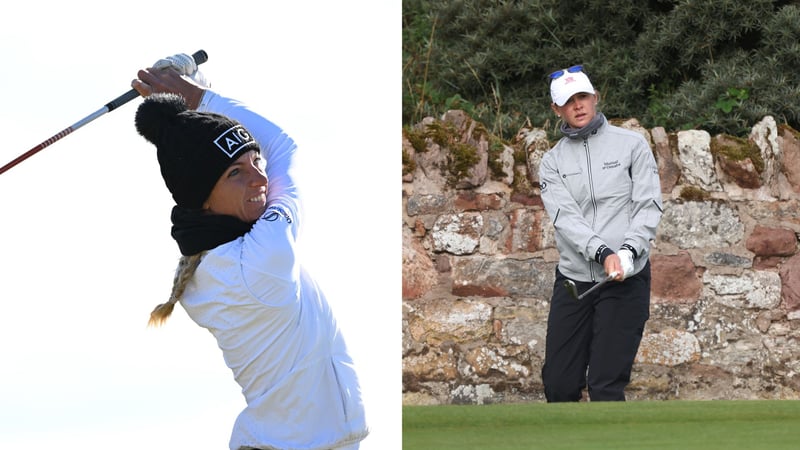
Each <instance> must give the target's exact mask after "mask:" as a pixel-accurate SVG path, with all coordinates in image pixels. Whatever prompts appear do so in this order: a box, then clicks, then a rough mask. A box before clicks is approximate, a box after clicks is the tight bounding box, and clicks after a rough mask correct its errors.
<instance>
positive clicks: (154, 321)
mask: <svg viewBox="0 0 800 450" xmlns="http://www.w3.org/2000/svg"><path fill="white" fill-rule="evenodd" d="M205 254H206V252H200V253H197V254H194V255H191V256H181V259H180V261H178V268H177V269H175V279H174V281H173V282H172V293H171V294H170V296H169V300H168V301H167V302H166V303H162V304H160V305H158V306H156V308H155V309H154V310H153V312H151V313H150V320H149V321H148V322H147V324H148V326H156V327H157V326H161V325H163V324H164V322H166V321H167V318H168V317H169V316H170V314H172V310H173V309H175V303H176V302H177V301H178V299H180V298H181V295H183V291H184V290H185V289H186V285H187V284H188V283H189V280H191V279H192V276H194V272H195V270H197V266H199V265H200V260H201V259H202V258H203V256H204V255H205Z"/></svg>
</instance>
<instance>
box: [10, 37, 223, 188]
mask: <svg viewBox="0 0 800 450" xmlns="http://www.w3.org/2000/svg"><path fill="white" fill-rule="evenodd" d="M192 58H194V62H195V64H198V65H199V64H203V63H204V62H206V61H208V54H206V52H205V51H204V50H198V51H196V52H195V53H194V54H192ZM138 96H139V93H138V92H137V91H136V89H131V90H130V91H128V92H126V93H124V94H122V95H120V96H119V97H117V98H115V99H114V100H111V101H110V102H108V103H106V104H105V105H104V106H103V107H102V108H100V109H98V110H97V111H95V112H93V113H92V114H89V115H88V116H86V117H84V118H83V119H81V120H79V121H77V122H75V123H74V124H72V125H70V126H68V127H67V128H64V129H63V130H61V131H59V132H58V133H56V134H55V135H53V136H51V137H50V138H49V139H47V140H46V141H44V142H42V143H41V144H39V145H37V146H36V147H33V148H32V149H30V150H28V151H27V152H25V153H23V154H21V155H19V156H18V157H16V158H15V159H14V160H12V161H11V162H9V163H8V164H6V165H5V166H3V167H0V175H2V174H3V173H5V172H6V171H7V170H9V169H11V168H12V167H14V166H16V165H17V164H19V163H21V162H22V161H25V160H26V159H28V158H30V157H31V156H33V155H35V154H36V153H39V152H40V151H41V150H43V149H44V148H45V147H48V146H50V145H52V144H53V143H54V142H56V141H58V140H60V139H61V138H63V137H64V136H67V135H69V134H70V133H72V132H73V131H75V130H77V129H78V128H80V127H82V126H84V125H86V124H87V123H89V122H91V121H93V120H94V119H97V118H98V117H100V116H102V115H103V114H105V113H107V112H111V111H113V110H115V109H117V108H119V107H120V106H122V105H124V104H125V103H128V102H129V101H131V100H133V99H135V98H136V97H138Z"/></svg>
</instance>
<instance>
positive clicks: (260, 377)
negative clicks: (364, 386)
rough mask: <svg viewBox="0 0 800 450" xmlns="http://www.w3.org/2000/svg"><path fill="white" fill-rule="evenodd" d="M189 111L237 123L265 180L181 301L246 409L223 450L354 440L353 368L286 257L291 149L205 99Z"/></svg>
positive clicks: (294, 226) (292, 223)
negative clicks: (211, 342)
mask: <svg viewBox="0 0 800 450" xmlns="http://www.w3.org/2000/svg"><path fill="white" fill-rule="evenodd" d="M199 109H200V110H203V111H209V112H215V113H219V114H223V115H225V116H228V117H230V118H232V119H235V120H237V121H239V122H240V123H242V125H244V126H245V128H247V130H248V131H249V132H250V133H251V134H252V135H253V136H254V137H255V139H256V140H257V141H258V143H259V145H260V146H261V149H262V154H263V156H264V158H265V159H266V169H267V176H268V179H269V187H268V194H267V204H268V209H267V211H266V212H265V213H264V215H262V217H261V218H260V219H259V220H258V221H257V222H256V223H255V225H254V226H253V228H252V230H251V231H249V232H248V233H246V234H245V235H244V236H242V237H240V238H238V239H236V240H234V241H231V242H228V243H225V244H222V245H220V246H218V247H217V248H214V249H212V250H210V251H209V252H208V253H207V254H206V256H205V257H204V258H203V260H202V262H201V263H200V265H199V266H198V268H197V271H196V272H195V275H194V277H193V279H192V281H191V282H190V283H189V284H188V285H187V288H186V291H185V292H184V294H183V297H182V299H181V304H182V306H183V308H184V309H185V310H186V312H187V313H188V314H189V316H190V317H191V318H192V320H194V321H195V322H196V323H197V324H198V325H200V326H201V327H204V328H206V329H208V330H209V331H210V332H211V333H212V334H213V335H214V337H215V338H216V340H217V343H218V345H219V347H220V349H221V350H222V354H223V357H224V359H225V363H226V364H227V366H228V367H229V368H230V369H231V371H232V372H233V376H234V378H235V380H236V382H237V383H238V384H239V385H240V386H241V388H242V393H243V394H244V397H245V399H246V401H247V407H246V408H245V409H244V411H242V412H241V414H240V415H239V417H238V418H237V420H236V423H235V425H234V428H233V433H232V436H231V440H230V448H231V449H232V450H236V449H239V448H240V447H256V448H279V449H323V448H330V447H334V446H341V445H344V444H347V443H352V442H357V441H360V440H361V439H363V438H364V437H365V436H366V434H367V433H368V429H367V425H366V421H365V416H364V406H363V403H362V398H361V389H360V386H359V381H358V378H357V375H356V371H355V369H354V365H353V361H352V359H351V357H350V354H349V352H348V349H347V346H346V345H345V341H344V339H343V337H342V334H341V332H340V330H339V327H338V325H337V322H336V319H335V318H334V316H333V314H332V312H331V309H330V307H329V305H328V302H327V300H326V299H325V295H324V294H323V292H322V291H321V290H320V288H319V287H318V286H317V284H316V283H315V282H314V280H313V279H312V278H311V277H310V276H309V274H308V273H306V271H305V270H304V269H303V268H302V267H301V265H300V264H299V262H298V261H297V260H296V259H295V250H296V249H295V246H296V239H297V236H298V231H299V229H300V222H301V220H302V218H301V217H300V202H299V198H298V194H297V188H296V186H295V183H294V180H293V177H292V166H293V160H294V155H295V151H296V146H295V144H294V141H293V140H292V139H291V138H289V137H288V136H287V135H286V134H285V133H283V131H282V130H281V129H280V128H278V127H277V126H276V125H275V124H273V123H271V122H270V121H268V120H266V119H265V118H263V117H261V116H259V115H257V114H255V113H253V112H252V111H250V110H249V109H248V108H247V107H246V106H244V105H243V104H241V103H239V102H237V101H235V100H231V99H228V98H224V97H221V96H219V95H218V94H215V93H213V92H211V91H207V93H206V95H205V96H204V98H203V101H202V102H201V106H200V108H199Z"/></svg>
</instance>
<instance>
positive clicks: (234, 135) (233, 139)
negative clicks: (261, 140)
mask: <svg viewBox="0 0 800 450" xmlns="http://www.w3.org/2000/svg"><path fill="white" fill-rule="evenodd" d="M254 143H255V141H254V140H253V137H252V136H251V135H250V133H248V132H247V130H245V129H244V127H243V126H241V125H236V126H235V127H233V128H231V129H229V130H226V131H225V132H224V133H222V134H221V135H220V136H219V137H218V138H216V139H214V144H216V145H217V147H219V149H220V150H222V151H223V152H225V154H226V155H228V157H231V156H233V155H235V154H236V153H237V152H238V151H239V150H240V149H241V148H242V147H245V146H248V145H250V144H254Z"/></svg>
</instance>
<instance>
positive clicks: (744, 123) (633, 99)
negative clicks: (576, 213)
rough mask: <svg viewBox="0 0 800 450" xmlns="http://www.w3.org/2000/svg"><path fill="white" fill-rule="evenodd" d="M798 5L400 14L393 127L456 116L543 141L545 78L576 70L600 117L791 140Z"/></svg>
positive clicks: (442, 7)
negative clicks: (777, 130) (524, 131)
mask: <svg viewBox="0 0 800 450" xmlns="http://www.w3.org/2000/svg"><path fill="white" fill-rule="evenodd" d="M798 3H800V2H797V1H769V0H750V1H748V2H742V1H738V0H681V1H667V0H650V1H646V2H641V1H638V2H637V1H632V0H575V1H570V2H563V1H557V0H530V1H512V0H505V1H488V0H455V1H432V0H430V1H424V0H404V2H403V122H404V124H408V123H414V122H417V121H419V120H421V119H422V118H423V117H425V116H439V115H441V114H442V113H443V112H444V111H445V110H446V109H447V108H451V107H453V106H454V105H461V106H462V107H461V109H465V110H467V111H468V112H469V113H470V114H471V115H472V116H473V117H474V118H475V119H476V120H480V121H481V122H483V123H485V124H487V127H489V128H491V131H492V132H493V133H496V134H498V135H500V136H501V137H509V136H513V135H514V134H516V132H517V131H518V130H519V128H521V127H522V126H524V125H525V124H526V123H530V124H532V125H533V126H536V127H543V128H546V129H548V131H550V132H554V131H555V129H554V128H553V127H554V125H553V114H552V111H550V108H549V104H550V96H549V80H548V78H547V74H549V73H550V72H552V71H553V70H557V69H560V68H563V67H568V66H571V65H573V64H583V65H584V67H585V71H586V72H587V73H588V74H589V76H590V77H591V78H592V82H593V83H594V85H595V88H597V89H598V91H600V93H601V103H600V108H601V111H603V112H604V113H605V114H606V115H607V116H609V117H617V118H627V117H635V118H637V119H639V120H640V121H641V122H642V124H643V125H644V126H646V127H654V126H663V127H665V128H667V129H668V130H669V131H674V130H679V129H689V128H703V129H706V130H708V131H709V132H711V133H727V134H730V135H742V134H744V133H747V132H748V131H749V129H750V127H752V125H753V124H754V123H755V122H757V121H759V120H761V119H762V118H763V116H765V115H768V114H770V115H773V116H775V118H776V120H778V121H779V122H783V123H786V124H788V125H789V126H791V127H793V128H796V129H797V128H800V113H798V107H797V105H798V101H800V71H798V70H797V68H798V67H800V5H799V4H798Z"/></svg>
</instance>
